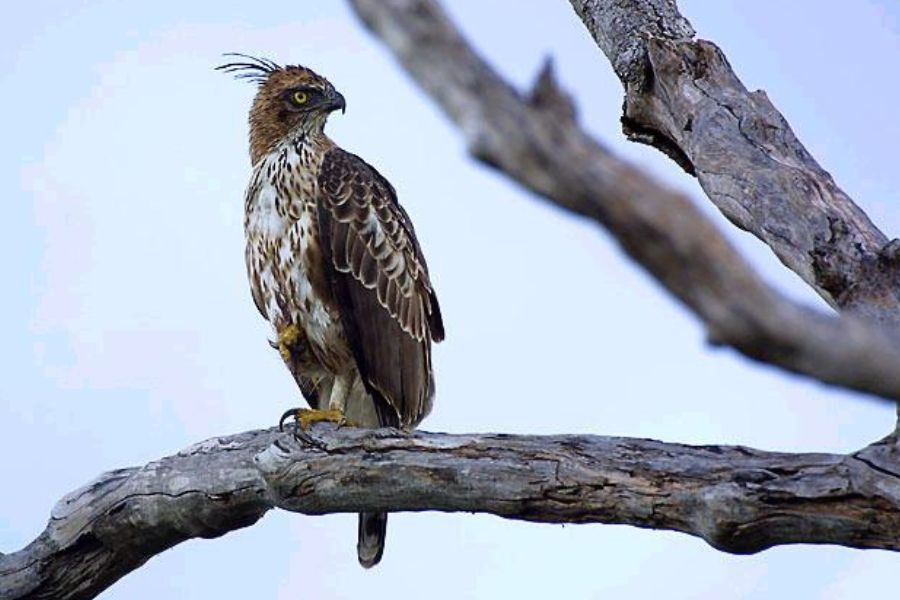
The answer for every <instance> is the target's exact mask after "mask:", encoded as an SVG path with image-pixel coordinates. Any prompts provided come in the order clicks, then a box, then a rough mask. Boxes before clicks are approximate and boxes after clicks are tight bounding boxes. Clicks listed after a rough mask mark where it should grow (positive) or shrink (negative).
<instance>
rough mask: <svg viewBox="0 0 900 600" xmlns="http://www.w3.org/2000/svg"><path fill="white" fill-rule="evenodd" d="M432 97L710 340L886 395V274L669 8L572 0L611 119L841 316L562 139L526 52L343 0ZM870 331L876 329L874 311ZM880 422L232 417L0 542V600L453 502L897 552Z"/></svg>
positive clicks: (889, 285) (850, 210)
mask: <svg viewBox="0 0 900 600" xmlns="http://www.w3.org/2000/svg"><path fill="white" fill-rule="evenodd" d="M350 3H351V5H352V6H353V8H354V9H355V10H356V12H357V14H358V15H359V16H360V18H361V19H362V20H363V22H364V23H365V24H366V25H367V26H368V27H369V29H370V30H371V31H372V32H373V33H374V34H375V35H376V36H377V37H379V38H380V39H381V40H383V41H384V43H385V44H386V46H387V47H388V48H389V49H390V50H391V51H392V52H393V53H394V55H395V56H396V57H397V59H398V60H399V62H400V63H401V65H402V66H403V67H404V68H405V69H406V70H407V71H408V72H409V73H410V74H411V76H412V77H413V78H414V79H415V80H416V81H417V82H418V83H419V84H420V85H421V86H422V87H423V88H424V90H425V91H426V92H427V93H428V94H430V95H431V96H432V98H433V99H434V100H435V101H436V102H437V103H438V104H439V105H440V106H441V107H442V108H443V110H444V111H445V112H446V113H447V115H448V116H449V117H450V119H451V120H452V121H453V122H455V123H456V124H457V125H458V126H459V128H460V130H461V131H462V133H463V135H464V137H465V139H466V141H467V143H468V146H469V149H470V151H471V153H472V154H473V156H475V157H476V158H477V159H479V160H481V161H483V162H485V163H487V164H489V165H492V166H493V167H495V168H496V169H498V170H499V171H500V172H502V173H504V174H505V175H506V176H508V177H509V178H510V179H512V180H513V181H516V182H518V183H519V184H521V185H523V186H525V187H526V188H528V189H530V190H532V191H534V192H535V193H537V194H538V195H540V196H542V197H544V198H546V199H547V200H548V201H550V202H552V203H554V204H556V205H558V206H561V207H563V208H565V209H567V210H570V211H572V212H574V213H576V214H578V215H581V216H582V217H585V218H588V219H591V220H593V221H595V222H597V223H598V224H601V225H603V226H604V227H606V228H607V229H608V230H609V231H610V232H611V233H612V235H614V236H615V237H616V239H618V241H619V242H620V244H621V245H622V247H623V248H624V249H625V251H626V252H627V253H628V254H629V255H630V256H631V257H632V258H634V259H635V260H636V261H637V262H638V263H640V264H641V265H642V266H643V267H644V268H646V269H647V270H648V271H649V272H650V273H651V274H652V275H653V276H654V277H656V278H657V279H658V280H659V281H660V282H661V283H662V284H663V285H664V286H665V287H666V289H668V290H669V291H670V292H671V293H672V294H674V295H675V296H676V297H677V298H678V299H679V300H680V301H681V302H683V303H684V304H685V305H686V306H687V307H688V308H689V309H690V310H692V311H693V312H694V313H695V314H696V315H697V316H698V317H699V318H700V320H701V321H702V322H703V324H704V326H705V327H706V329H707V331H708V334H709V337H710V340H711V341H713V342H714V343H719V344H727V345H730V346H732V347H734V348H735V349H737V350H738V351H740V352H742V353H743V354H745V355H746V356H749V357H751V358H754V359H756V360H759V361H763V362H766V363H770V364H773V365H776V366H779V367H781V368H783V369H786V370H789V371H792V372H795V373H800V374H803V375H806V376H808V377H811V378H814V379H817V380H820V381H823V382H827V383H831V384H835V385H840V386H844V387H846V388H849V389H854V390H859V391H863V392H867V393H870V394H873V395H875V396H879V397H881V398H884V399H888V400H891V401H897V400H898V399H900V369H898V368H897V366H898V365H900V338H898V337H897V336H896V334H895V329H894V328H893V325H894V324H896V323H897V321H898V317H897V315H898V314H900V313H898V311H897V309H898V308H900V307H898V304H900V300H898V298H900V294H898V282H897V272H898V263H900V258H898V257H900V242H893V243H888V242H887V238H886V237H885V236H884V235H883V234H881V233H880V232H879V231H878V230H877V229H876V228H875V227H874V226H873V225H872V224H871V223H870V222H869V220H868V219H867V218H866V216H865V214H863V212H862V211H861V210H860V209H859V208H857V207H856V206H855V205H854V204H853V203H852V202H851V201H850V199H849V198H847V196H846V195H845V194H843V192H841V191H840V190H839V189H838V188H837V186H836V185H835V184H834V182H833V181H832V180H831V178H830V176H829V175H828V174H827V173H826V172H825V171H823V170H822V169H821V168H820V167H819V166H818V165H817V164H816V163H815V161H814V160H813V159H812V158H811V157H810V156H809V155H808V154H807V153H806V151H805V150H804V149H803V147H802V146H801V145H800V143H799V142H798V141H797V140H796V138H795V137H794V136H793V134H792V133H791V131H790V128H789V126H788V125H787V123H786V122H785V120H784V119H783V117H781V115H780V114H778V113H777V111H775V109H774V108H773V107H772V106H771V104H770V103H769V102H768V100H767V99H766V98H765V95H764V94H763V93H762V92H754V93H748V92H747V91H746V90H744V88H743V87H742V86H741V84H740V82H739V81H738V80H737V78H736V77H735V76H734V74H733V73H732V72H731V70H730V68H729V67H728V64H727V62H726V61H725V59H724V56H723V55H722V53H721V52H720V51H719V50H718V49H717V48H716V47H715V46H713V45H712V44H710V43H709V42H703V41H698V40H694V39H693V31H692V30H691V28H690V25H689V24H688V23H687V21H685V20H684V19H683V18H682V17H680V15H678V13H677V9H676V6H675V4H674V3H673V2H671V1H664V0H617V1H616V2H611V1H610V2H600V1H593V2H592V1H577V0H572V4H573V6H574V7H575V9H576V11H578V14H579V15H581V16H582V18H583V20H584V21H585V24H586V25H587V27H588V29H589V30H590V31H591V32H592V33H593V35H594V36H595V39H596V40H597V42H598V44H599V45H600V47H601V48H602V49H603V50H604V52H606V53H607V55H608V56H609V58H610V60H611V62H612V63H613V66H614V68H615V70H616V72H617V73H618V74H619V76H620V77H621V78H622V80H623V82H624V84H625V88H626V109H625V110H626V114H625V117H624V119H623V123H624V124H625V130H626V133H627V134H628V135H629V136H631V137H632V138H634V139H637V140H639V141H643V142H646V143H650V144H652V145H654V146H656V147H658V148H660V149H661V150H663V151H665V152H666V153H667V154H668V155H669V156H671V157H673V158H674V159H675V160H676V161H677V162H678V163H679V164H680V165H682V167H684V168H685V169H686V170H687V171H688V172H690V173H693V174H696V175H697V176H698V177H699V178H700V182H701V184H702V185H703V188H704V190H705V191H706V192H707V194H708V195H709V196H710V197H711V198H712V199H713V201H714V202H715V203H716V204H717V205H718V206H719V207H720V208H721V209H722V210H723V212H724V213H725V214H726V215H727V216H728V217H729V218H730V219H731V220H732V221H734V222H735V223H736V224H737V225H738V226H740V227H742V228H744V229H747V230H749V231H751V232H753V233H754V234H756V235H757V236H758V237H760V238H761V239H763V240H764V241H765V242H766V243H768V244H769V245H770V246H771V247H772V248H773V250H774V251H775V253H776V254H777V255H778V256H779V257H780V258H781V260H782V261H783V262H784V263H785V264H786V265H787V266H788V267H789V268H791V269H792V270H794V271H796V272H797V273H798V274H800V276H801V277H803V278H804V280H806V281H807V282H808V283H809V284H810V285H811V286H812V287H814V288H815V289H816V290H817V291H818V292H819V293H820V294H821V295H822V296H823V297H825V298H826V299H827V300H828V301H829V302H830V303H831V304H832V305H833V306H835V307H838V308H840V309H842V314H839V315H831V314H823V313H820V312H816V311H813V310H810V309H808V308H804V307H802V306H800V305H797V304H796V303H793V302H791V301H789V300H787V299H786V298H784V297H782V296H781V295H780V294H778V293H777V292H776V291H774V290H773V289H772V288H771V287H769V286H768V285H767V284H766V283H765V282H764V281H762V280H761V279H760V278H759V277H758V276H757V275H756V273H755V272H754V271H753V270H752V269H751V268H750V267H749V265H748V264H747V263H746V262H745V261H744V260H743V259H742V258H741V257H740V255H738V253H737V252H736V251H735V250H734V249H733V248H732V247H731V245H730V244H728V242H727V241H726V240H725V239H724V237H723V236H722V235H721V234H720V232H719V231H718V230H717V229H716V228H715V226H714V225H713V224H712V223H711V222H710V221H709V220H708V219H706V218H705V217H704V216H703V214H702V213H701V212H700V211H699V210H697V208H696V207H695V206H694V205H693V204H692V203H691V202H690V200H689V199H687V198H686V197H684V196H683V195H681V194H679V193H677V192H673V191H672V190H670V189H668V188H667V187H665V186H663V185H661V184H659V183H658V182H656V181H654V180H653V179H651V178H650V177H648V176H647V175H646V174H645V173H643V172H642V171H641V170H640V169H638V168H636V167H634V166H632V165H630V164H628V163H626V162H624V161H623V160H621V159H619V158H618V157H616V156H614V155H613V154H611V153H610V152H609V151H608V150H606V149H605V148H604V147H603V146H602V145H601V144H600V143H598V142H597V141H595V140H594V139H592V138H591V137H590V136H589V135H588V134H587V133H585V132H584V131H583V130H582V129H581V128H580V126H579V125H578V122H577V115H576V110H575V106H574V104H573V103H572V101H571V99H570V97H569V95H568V94H567V93H566V92H565V91H563V90H562V89H561V88H560V86H559V85H558V84H557V83H556V81H555V78H554V76H553V72H552V68H551V67H550V64H549V63H548V64H547V65H546V66H545V67H544V69H543V70H542V72H541V74H540V77H539V78H538V80H537V82H536V84H535V86H534V88H533V89H532V90H530V91H529V92H528V93H524V94H523V93H519V92H518V91H516V90H515V89H514V88H513V87H512V86H510V85H509V84H508V83H506V82H505V81H504V80H503V79H502V78H501V77H500V76H499V75H497V74H496V73H495V72H494V71H493V70H492V69H491V68H490V67H489V66H488V65H487V64H486V63H485V62H484V61H483V60H482V59H481V58H480V57H479V56H478V55H477V54H476V53H475V52H474V51H473V50H472V48H471V47H470V46H469V44H468V43H467V42H466V40H465V39H464V38H463V37H462V36H461V35H460V34H459V33H458V31H457V30H456V28H455V27H454V26H453V24H452V23H451V22H450V20H449V19H448V18H447V16H446V15H445V14H444V13H443V11H442V10H441V9H440V6H439V5H438V4H437V3H436V2H434V1H433V0H350ZM886 325H888V326H886ZM898 452H900V449H898V447H897V444H896V436H895V435H892V436H889V437H888V438H885V440H882V441H880V442H877V443H875V444H873V445H871V446H869V447H867V448H865V449H863V450H861V451H859V452H855V453H852V454H849V455H831V454H785V453H776V452H763V451H760V450H753V449H750V448H744V447H738V446H700V447H698V446H686V445H681V444H673V443H663V442H657V441H652V440H642V439H628V438H611V437H599V436H511V435H496V434H489V435H448V434H437V433H423V432H420V433H415V434H404V433H400V432H397V431H394V430H386V429H385V430H374V431H372V430H368V431H364V430H355V429H350V428H344V429H335V428H334V427H333V426H330V425H321V424H320V425H317V426H315V427H314V428H313V429H312V430H311V431H309V432H306V433H304V434H302V435H300V436H294V435H292V434H290V433H281V432H279V431H276V430H265V431H252V432H247V433H242V434H237V435H231V436H226V437H220V438H215V439H211V440H207V441H205V442H201V443H199V444H195V445H194V446H191V447H190V448H187V449H185V450H184V451H182V452H179V453H178V454H177V455H174V456H170V457H166V458H163V459H161V460H158V461H155V462H152V463H150V464H148V465H145V466H143V467H135V468H126V469H119V470H116V471H111V472H109V473H105V474H103V475H101V476H100V477H99V478H97V479H96V480H95V481H93V482H91V483H89V484H87V485H86V486H84V487H82V488H81V489H79V490H76V491H74V492H72V493H71V494H69V495H67V496H66V497H65V498H63V499H62V500H60V502H59V503H58V504H57V505H56V507H54V509H53V511H52V513H51V518H50V521H49V523H48V525H47V527H46V529H45V530H44V531H43V532H42V533H41V534H40V535H39V536H38V537H37V539H35V540H34V541H33V542H32V543H31V544H29V545H28V546H26V547H25V548H24V549H22V550H20V551H18V552H15V553H12V554H6V555H3V554H0V599H2V600H12V599H21V598H54V599H55V598H59V599H74V598H93V597H95V596H96V595H97V594H99V593H100V592H101V591H102V590H104V589H106V588H107V587H109V586H110V585H112V584H113V583H114V582H115V581H116V580H118V579H119V578H120V577H122V576H123V575H125V574H126V573H128V572H130V571H132V570H134V569H137V568H138V567H140V566H141V565H142V564H143V563H144V562H146V561H147V560H149V559H150V558H151V557H153V556H154V555H156V554H158V553H160V552H162V551H164V550H165V549H167V548H170V547H172V546H174V545H175V544H178V543H180V542H182V541H185V540H187V539H191V538H213V537H217V536H220V535H223V534H225V533H227V532H229V531H233V530H235V529H239V528H241V527H246V526H249V525H252V524H253V523H255V522H256V521H257V520H258V519H259V518H261V517H262V516H263V515H264V514H265V513H266V512H267V511H268V510H270V509H272V508H281V509H284V510H289V511H293V512H299V513H304V514H323V513H331V512H351V513H357V512H362V511H366V512H381V511H386V512H395V511H425V510H438V511H447V512H453V511H465V512H483V513H489V514H494V515H498V516H501V517H504V518H510V519H520V520H527V521H537V522H547V523H620V524H629V525H633V526H637V527H646V528H653V529H667V530H672V531H679V532H683V533H687V534H690V535H695V536H698V537H701V538H703V539H704V540H706V541H707V542H709V543H710V544H711V545H712V546H714V547H716V548H718V549H720V550H723V551H726V552H732V553H750V552H757V551H760V550H763V549H765V548H769V547H771V546H775V545H779V544H790V543H815V544H839V545H844V546H849V547H854V548H880V549H886V550H895V551H896V550H900V461H898Z"/></svg>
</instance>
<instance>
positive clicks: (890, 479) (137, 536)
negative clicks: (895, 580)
mask: <svg viewBox="0 0 900 600" xmlns="http://www.w3.org/2000/svg"><path fill="white" fill-rule="evenodd" d="M895 453H896V448H895V447H894V446H892V445H875V446H871V447H869V448H867V449H865V450H863V451H861V452H858V453H855V454H852V455H848V456H838V455H830V454H781V453H774V452H763V451H759V450H752V449H749V448H744V447H729V446H685V445H681V444H667V443H663V442H657V441H653V440H642V439H629V438H612V437H598V436H512V435H490V434H489V435H447V434H438V433H415V434H404V433H400V432H397V431H395V430H386V429H383V430H375V431H372V430H359V429H350V428H344V429H338V430H336V429H334V428H333V427H332V426H330V425H320V426H317V427H315V428H314V429H313V430H312V431H311V432H310V433H308V434H307V435H306V438H305V439H304V440H298V439H296V438H295V437H294V436H293V435H291V434H288V433H285V434H281V433H279V432H277V431H275V430H267V431H254V432H248V433H242V434H238V435H232V436H228V437H220V438H215V439H211V440H207V441H206V442H202V443H199V444H195V445H194V446H191V447H190V448H187V449H185V450H184V451H182V452H179V453H178V454H176V455H174V456H169V457H166V458H163V459H161V460H158V461H154V462H152V463H150V464H148V465H146V466H144V467H140V468H129V469H119V470H116V471H111V472H109V473H105V474H104V475H101V476H100V477H99V478H97V479H96V480H95V481H93V482H91V483H89V484H88V485H86V486H84V487H82V488H81V489H79V490H76V491H74V492H72V493H71V494H69V495H68V496H66V497H65V498H63V499H62V500H61V501H60V502H59V503H58V504H57V506H56V507H55V508H54V509H53V512H52V515H51V519H50V522H49V524H48V525H47V528H46V529H45V530H44V532H43V533H41V535H40V537H38V538H37V539H36V540H35V541H34V542H32V543H31V544H30V545H28V546H27V547H26V548H24V549H23V550H21V551H19V552H16V553H13V554H9V555H0V598H2V599H4V600H12V599H20V598H54V599H74V598H81V599H84V598H93V597H95V596H96V595H97V594H98V593H99V592H101V591H102V590H103V589H105V588H107V587H108V586H110V585H112V583H114V582H115V581H116V580H118V579H119V578H120V577H122V576H123V575H125V574H126V573H128V572H129V571H132V570H134V569H136V568H137V567H139V566H140V565H142V564H143V563H144V562H146V561H147V560H148V559H150V558H151V557H152V556H154V555H156V554H158V553H160V552H162V551H163V550H165V549H167V548H170V547H171V546H174V545H175V544H178V543H180V542H182V541H185V540H187V539H191V538H197V537H203V538H211V537H217V536H220V535H223V534H225V533H227V532H229V531H232V530H235V529H238V528H241V527H245V526H248V525H251V524H253V523H254V522H256V521H257V520H258V519H259V518H260V517H261V516H262V515H263V514H264V513H265V512H266V511H267V510H269V509H271V508H273V507H278V508H283V509H285V510H289V511H294V512H299V513H304V514H323V513H333V512H359V511H362V510H365V511H385V510H387V511H395V512H396V511H423V510H439V511H447V512H455V511H465V512H483V513H490V514H494V515H498V516H501V517H505V518H510V519H520V520H526V521H538V522H545V523H624V524H630V525H635V526H638V527H648V528H654V529H670V530H674V531H681V532H684V533H688V534H691V535H695V536H698V537H701V538H703V539H705V540H706V541H708V542H709V543H710V544H712V545H713V546H715V547H716V548H718V549H720V550H724V551H726V552H733V553H751V552H758V551H760V550H764V549H766V548H769V547H771V546H775V545H778V544H791V543H816V544H826V543H827V544H841V545H845V546H852V547H857V548H883V549H888V550H900V542H898V540H900V476H898V474H897V473H895V472H892V471H890V470H889V468H886V466H885V465H891V464H893V465H896V464H897V457H896V456H895ZM376 457H377V460H374V458H376ZM348 548H352V540H348Z"/></svg>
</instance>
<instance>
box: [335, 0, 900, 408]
mask: <svg viewBox="0 0 900 600" xmlns="http://www.w3.org/2000/svg"><path fill="white" fill-rule="evenodd" d="M351 5H352V6H353V7H354V8H355V9H356V11H357V14H358V15H359V16H360V18H361V19H362V20H363V21H364V22H365V24H366V25H367V26H368V27H369V28H370V30H371V31H372V32H373V33H375V35H377V36H378V37H379V38H381V39H382V41H384V42H385V44H386V45H387V46H388V48H390V49H391V50H392V51H393V53H394V54H395V56H396V57H397V59H398V60H399V61H400V63H401V64H402V65H403V66H404V67H405V68H406V70H407V71H408V72H409V73H410V74H411V75H412V76H413V78H414V79H415V80H416V81H417V82H418V83H419V84H420V85H421V86H422V87H423V88H424V89H425V91H426V92H428V93H429V94H430V95H431V96H432V97H433V99H434V100H435V101H436V102H437V103H438V104H439V105H440V106H441V107H442V108H443V109H444V111H445V112H446V113H447V114H448V116H449V117H450V118H451V119H452V120H453V121H454V122H456V124H457V125H458V126H459V127H460V129H461V130H462V133H463V135H464V136H465V138H466V140H467V142H468V144H469V150H470V152H471V153H472V154H473V155H474V156H475V157H476V158H478V159H480V160H481V161H483V162H485V163H487V164H489V165H492V166H494V167H495V168H497V169H499V170H500V171H502V172H503V173H505V174H506V175H508V176H509V177H510V178H511V179H513V180H514V181H516V182H518V183H520V184H522V185H524V186H526V187H528V188H529V189H531V190H532V191H534V192H536V193H538V194H540V195H542V196H544V197H545V198H547V199H548V200H549V201H551V202H553V203H554V204H557V205H559V206H561V207H563V208H566V209H568V210H571V211H573V212H575V213H577V214H580V215H583V216H585V217H588V218H590V219H593V220H594V221H597V222H598V223H600V224H602V225H604V226H606V227H607V228H608V229H609V231H610V232H611V233H612V234H613V235H614V236H615V237H616V238H617V239H618V241H619V242H620V243H621V244H622V246H623V247H624V249H625V251H626V252H628V253H629V254H630V255H631V256H632V257H633V258H634V259H635V260H637V261H638V262H639V263H640V264H641V265H642V266H643V267H644V268H646V269H647V270H648V271H650V272H651V273H652V274H653V275H654V276H655V277H656V278H657V279H658V280H659V281H660V282H661V283H662V284H663V285H664V286H666V288H667V289H668V290H669V291H670V292H672V293H673V294H675V296H676V297H678V298H679V299H680V300H681V301H682V302H684V303H685V304H686V305H687V306H688V307H689V308H690V309H691V310H693V311H694V312H695V313H696V314H697V315H698V316H699V317H700V318H701V319H702V320H703V321H704V323H705V325H706V327H707V330H708V333H709V337H710V339H711V340H712V341H713V342H714V343H720V344H728V345H731V346H733V347H734V348H736V349H737V350H739V351H740V352H742V353H743V354H745V355H746V356H749V357H751V358H754V359H756V360H759V361H762V362H767V363H771V364H773V365H777V366H780V367H782V368H784V369H787V370H789V371H793V372H795V373H801V374H804V375H808V376H810V377H814V378H816V379H819V380H821V381H825V382H828V383H833V384H837V385H841V386H844V387H848V388H851V389H856V390H860V391H865V392H869V393H872V394H876V395H880V396H883V397H885V398H890V399H893V400H898V399H900V369H898V368H897V365H900V341H898V338H895V337H891V336H890V335H888V334H887V333H885V332H882V331H880V330H879V329H878V328H876V327H873V326H871V325H869V324H867V323H865V322H862V321H861V320H858V319H855V318H853V317H851V316H842V317H833V316H826V315H823V314H821V313H817V312H815V311H812V310H809V309H807V308H804V307H802V306H800V305H798V304H796V303H793V302H791V301H789V300H787V299H786V298H784V297H782V296H781V295H779V294H778V293H777V292H775V291H774V290H773V289H771V288H770V287H769V286H768V285H766V284H765V283H764V282H763V281H762V280H761V279H760V278H759V277H758V276H757V275H756V274H755V272H754V271H753V270H752V268H751V267H750V266H749V265H748V264H747V263H746V262H745V261H744V260H743V259H742V258H741V257H740V255H739V254H738V253H737V252H736V251H735V250H734V249H733V248H732V247H731V245H730V244H728V242H727V241H726V240H725V239H724V238H723V237H722V235H721V234H720V233H719V232H718V231H717V230H716V228H715V226H714V225H713V224H712V223H711V222H710V221H709V220H708V219H707V218H705V217H704V216H703V214H702V213H701V212H700V211H699V210H698V209H697V208H696V207H695V206H694V205H693V204H692V203H691V202H690V200H688V199H687V198H685V197H684V196H683V195H681V194H679V193H677V192H674V191H672V190H670V189H668V188H666V187H664V186H663V185H661V184H659V183H657V182H656V181H654V180H653V179H651V178H650V177H649V176H648V175H646V174H645V173H643V172H641V171H640V170H639V169H637V168H635V167H633V166H631V165H630V164H628V163H626V162H624V161H623V160H621V159H619V158H618V157H616V156H614V155H613V154H612V153H610V152H609V151H608V150H606V149H605V148H603V147H602V146H601V145H600V144H598V143H597V142H596V141H595V140H593V139H592V138H591V137H590V136H589V135H588V134H586V133H585V132H584V131H583V130H582V129H581V128H580V127H579V125H578V123H577V122H576V120H575V110H574V106H573V104H572V102H571V100H570V99H569V97H568V94H566V93H565V92H564V91H562V90H561V89H560V88H559V87H558V86H557V84H556V83H555V81H554V78H553V75H552V71H551V70H550V68H549V63H548V66H546V67H545V69H544V71H543V72H542V74H541V76H540V78H539V79H538V81H537V83H536V85H535V88H534V90H532V92H531V93H530V95H529V96H528V97H527V98H526V97H522V96H521V95H520V94H518V93H517V92H516V91H515V90H514V89H513V88H512V87H511V86H510V85H508V84H507V83H506V82H505V81H504V80H503V79H501V78H500V77H499V76H498V75H497V74H496V73H495V72H494V71H493V70H492V69H491V68H490V67H489V66H488V65H487V64H486V63H485V62H484V61H483V60H482V59H481V58H480V57H479V56H478V55H477V54H476V53H475V51H474V50H473V49H472V48H471V47H470V46H469V45H468V43H467V42H466V41H465V39H463V38H462V36H461V35H460V34H459V32H458V31H457V30H456V28H455V27H454V26H453V24H452V23H451V21H450V20H449V18H448V17H447V16H446V15H445V14H444V13H443V11H442V10H441V9H440V6H439V5H438V4H437V3H436V2H434V1H433V0H384V1H382V0H352V1H351Z"/></svg>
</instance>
